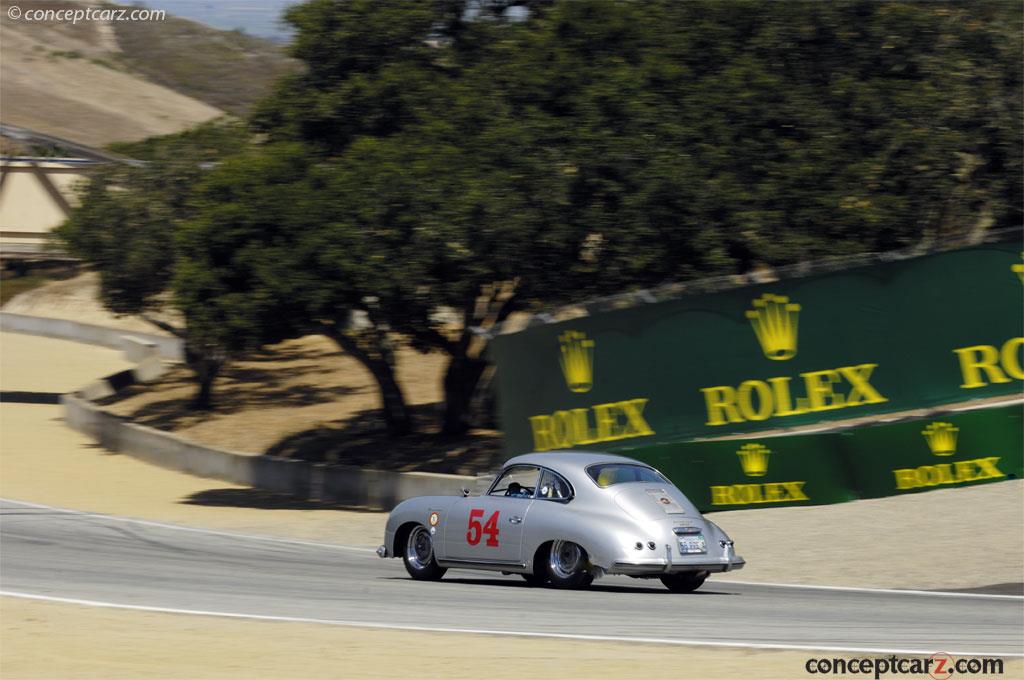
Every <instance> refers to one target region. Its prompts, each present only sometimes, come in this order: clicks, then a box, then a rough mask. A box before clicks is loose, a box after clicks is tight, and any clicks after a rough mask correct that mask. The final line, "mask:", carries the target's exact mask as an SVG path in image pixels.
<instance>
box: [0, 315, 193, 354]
mask: <svg viewBox="0 0 1024 680" xmlns="http://www.w3.org/2000/svg"><path fill="white" fill-rule="evenodd" d="M0 329H2V330H5V331H12V332H15V333H26V334H28V335H42V336H45V337H48V338H60V339H62V340H73V341H75V342H83V343H85V344H88V345H100V346H102V347H111V348H113V349H119V350H122V351H125V350H127V351H132V350H133V349H134V348H135V346H136V345H138V344H140V343H141V344H152V345H153V346H154V348H155V351H156V353H157V355H158V356H160V357H162V358H164V359H171V360H174V361H181V360H183V359H184V356H185V353H184V343H183V342H182V341H181V339H180V338H172V337H167V336H164V335H152V334H150V333H136V332H134V331H125V330H121V329H117V328H105V327H103V326H93V325H92V324H87V323H79V322H77V321H69V320H67V319H50V318H46V317H41V316H29V315H27V314H13V313H11V312H0ZM128 338H132V340H128Z"/></svg>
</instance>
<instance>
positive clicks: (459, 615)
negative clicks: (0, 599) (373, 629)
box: [0, 501, 1024, 655]
mask: <svg viewBox="0 0 1024 680" xmlns="http://www.w3.org/2000/svg"><path fill="white" fill-rule="evenodd" d="M808 549H809V550H810V549H813V548H812V547H811V546H809V547H808ZM942 559H943V560H946V561H947V563H948V564H949V568H951V569H952V568H956V567H955V562H956V558H955V556H950V555H946V556H943V557H942ZM0 578H2V591H3V592H4V593H5V594H12V595H18V594H21V595H36V596H45V597H54V598H68V599H75V600H88V601H95V602H102V603H109V604H116V605H130V606H143V607H152V608H167V609H171V610H189V611H200V612H205V613H218V614H230V615H244V616H255V617H268V618H278V617H279V618H283V619H289V618H296V619H303V620H306V619H312V620H321V621H323V622H325V623H336V624H364V625H371V626H372V625H376V626H383V627H422V628H428V629H457V630H463V631H477V632H508V633H518V634H541V635H550V634H554V635H567V634H568V635H575V636H597V637H608V638H616V639H638V640H640V639H645V640H648V641H650V640H658V641H664V642H679V643H701V644H730V645H731V644H736V645H742V646H761V645H764V646H769V647H770V646H782V647H789V648H797V649H800V648H814V649H834V650H837V651H838V650H846V651H866V650H877V651H879V652H893V653H898V652H905V653H912V652H917V653H925V652H927V653H929V654H930V653H932V652H937V651H942V652H947V653H950V654H954V655H965V654H979V655H980V654H992V655H1021V654H1024V598H1020V597H1009V596H984V595H983V596H964V595H948V594H939V593H935V594H921V593H894V592H885V591H882V592H872V591H864V590H829V589H813V588H793V587H778V586H767V585H741V584H731V583H727V582H724V581H718V582H715V581H714V579H713V578H712V580H709V581H708V583H706V584H705V585H704V587H703V588H702V589H701V590H700V591H698V592H697V593H695V594H692V595H675V594H672V593H669V592H668V591H667V590H666V589H664V588H662V586H661V584H660V583H659V582H657V581H640V580H635V579H629V578H622V577H614V578H605V579H601V580H599V581H597V582H596V583H595V584H594V586H593V587H592V588H591V589H590V590H585V591H571V592H566V591H557V590H552V589H547V588H530V587H528V586H527V585H526V584H525V582H524V581H522V580H521V579H520V578H519V577H516V576H501V575H494V576H491V575H489V574H487V573H484V572H460V571H449V572H448V575H447V576H446V577H445V579H444V580H443V581H441V582H439V583H420V582H415V581H412V580H411V579H409V578H408V577H407V576H406V573H405V570H404V569H403V567H402V563H401V561H400V560H391V559H389V560H381V559H379V558H378V557H377V556H376V555H374V554H373V553H372V552H371V551H369V550H366V549H360V548H345V547H342V546H326V545H318V544H315V543H304V542H300V541H287V540H279V539H278V540H275V539H269V538H263V537H256V536H242V535H232V534H222V533H217V532H205V531H203V530H192V529H187V528H181V527H172V526H167V525H159V524H154V523H145V522H135V521H131V520H125V519H121V518H115V517H103V516H96V515H85V514H81V513H72V512H62V511H59V510H56V509H50V508H44V507H30V506H27V505H22V504H18V503H16V502H13V501H2V502H0Z"/></svg>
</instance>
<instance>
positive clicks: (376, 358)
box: [322, 324, 413, 437]
mask: <svg viewBox="0 0 1024 680" xmlns="http://www.w3.org/2000/svg"><path fill="white" fill-rule="evenodd" d="M322 332H323V333H324V335H326V336H327V337H328V338H330V339H331V340H333V341H334V342H335V344H337V345H338V347H340V348H341V350H342V351H343V352H347V353H348V354H351V355H352V356H353V357H355V358H356V359H358V360H359V362H360V363H361V364H363V366H366V368H367V370H369V371H370V373H371V374H372V375H373V379H374V380H375V381H377V390H378V392H379V394H380V402H381V408H382V410H383V411H384V423H385V425H386V426H387V430H388V434H390V435H391V436H394V437H400V436H402V435H406V434H409V433H410V432H412V431H413V422H412V414H411V413H410V412H409V405H408V404H407V403H406V401H405V394H403V392H402V388H401V386H400V385H399V384H398V380H397V379H396V378H395V369H394V360H393V357H392V355H391V352H389V351H388V350H387V348H385V347H382V346H379V345H380V344H381V343H380V341H379V339H378V342H374V343H371V344H373V345H376V346H375V347H366V348H364V347H362V346H361V345H360V343H359V341H358V340H357V339H356V338H355V337H353V336H351V335H349V334H348V333H346V332H345V331H344V330H341V329H340V328H339V327H338V326H337V325H336V324H325V325H324V326H322Z"/></svg>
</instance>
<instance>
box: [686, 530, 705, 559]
mask: <svg viewBox="0 0 1024 680" xmlns="http://www.w3.org/2000/svg"><path fill="white" fill-rule="evenodd" d="M707 551H708V544H707V541H705V540H704V534H690V535H689V536H680V537H679V552H680V554H682V555H692V554H694V553H706V552H707Z"/></svg>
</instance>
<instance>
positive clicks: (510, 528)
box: [377, 451, 745, 593]
mask: <svg viewBox="0 0 1024 680" xmlns="http://www.w3.org/2000/svg"><path fill="white" fill-rule="evenodd" d="M377 554H378V555H380V556H381V557H398V556H401V557H402V559H403V560H404V562H405V568H406V569H407V570H408V572H409V574H410V575H411V576H412V577H413V578H415V579H421V580H426V581H433V580H437V579H440V578H441V577H442V576H444V573H445V572H446V571H447V570H448V569H449V568H460V569H484V570H489V571H501V572H504V573H506V574H513V573H514V574H520V575H521V576H522V577H523V578H524V579H526V580H527V582H529V583H530V584H533V585H541V584H545V583H547V584H550V585H552V586H555V587H557V588H579V587H584V586H587V585H589V584H590V583H591V582H592V581H593V580H594V578H595V577H597V576H600V575H602V574H626V575H628V576H633V577H637V578H659V579H661V581H662V583H664V584H665V585H666V586H667V587H668V588H669V590H671V591H673V592H680V593H688V592H692V591H694V590H696V589H697V588H699V587H700V586H701V584H702V583H704V580H705V579H706V578H707V577H708V574H710V573H712V572H721V571H731V570H733V569H740V568H742V567H743V565H744V564H745V563H744V561H743V559H742V558H740V557H737V556H736V553H735V551H734V550H733V542H732V541H731V540H730V539H729V537H728V536H726V534H725V532H724V531H722V530H721V529H720V528H719V527H718V526H717V525H716V524H715V523H714V522H712V521H710V520H708V519H706V518H704V517H703V516H702V515H701V514H700V513H699V512H698V511H697V509H696V508H695V507H694V506H693V504H692V503H691V502H690V501H689V500H688V499H687V498H686V496H684V495H683V493H682V492H681V491H680V490H679V489H677V488H676V487H675V486H674V485H673V484H672V482H670V481H668V479H666V478H665V477H664V476H663V475H662V474H661V473H660V472H658V471H657V470H655V469H654V468H652V467H650V466H648V465H645V464H643V463H640V462H638V461H635V460H632V459H630V458H623V457H622V456H612V455H608V454H602V453H584V452H561V451H555V452H546V453H530V454H526V455H523V456H518V457H516V458H512V459H511V460H509V461H508V462H507V463H505V467H504V468H503V469H502V470H501V473H500V474H499V475H498V476H497V477H496V478H495V480H494V483H492V484H491V486H490V488H489V489H488V491H487V493H485V494H484V495H482V496H469V495H468V491H466V492H464V495H463V496H462V497H458V496H422V497H420V498H411V499H409V500H407V501H404V502H403V503H400V504H399V505H398V506H397V507H396V508H395V509H394V510H392V511H391V515H390V516H389V517H388V523H387V528H386V529H385V531H384V545H382V546H380V547H379V548H378V549H377Z"/></svg>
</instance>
